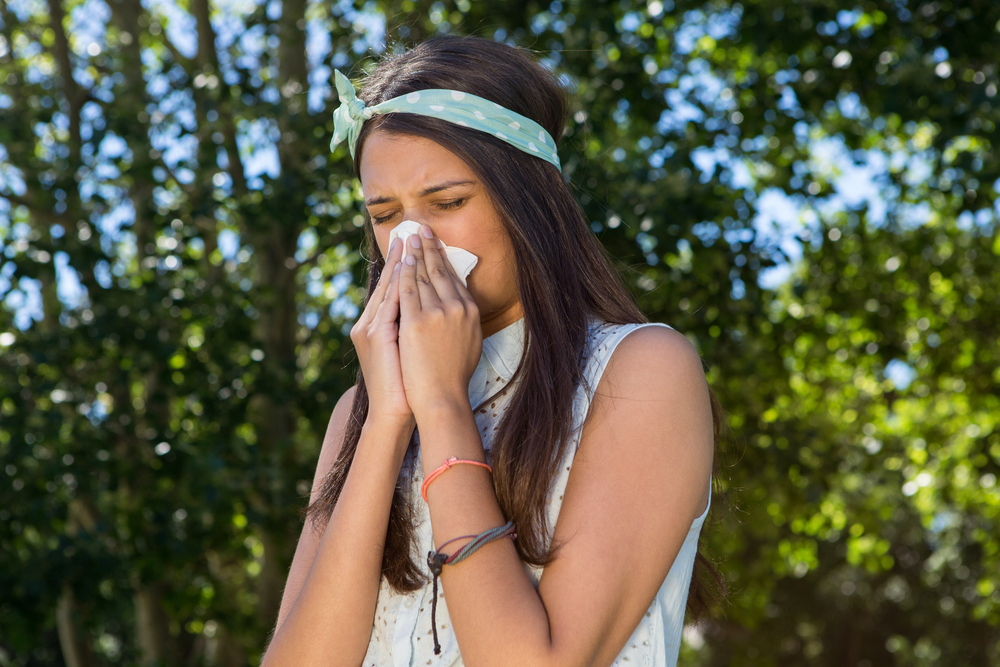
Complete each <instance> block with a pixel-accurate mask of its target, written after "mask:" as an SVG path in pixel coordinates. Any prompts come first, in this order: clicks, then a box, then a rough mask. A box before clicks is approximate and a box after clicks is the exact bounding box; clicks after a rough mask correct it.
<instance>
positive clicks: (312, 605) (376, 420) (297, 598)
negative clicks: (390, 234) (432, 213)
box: [262, 244, 414, 667]
mask: <svg viewBox="0 0 1000 667" xmlns="http://www.w3.org/2000/svg"><path fill="white" fill-rule="evenodd" d="M401 254H402V248H401V244H396V245H395V246H394V247H393V248H392V249H391V250H390V252H389V255H388V257H387V258H386V269H387V271H383V274H382V277H381V278H380V280H379V283H378V285H377V286H376V289H375V291H374V292H373V293H372V296H371V298H370V299H369V301H368V303H367V305H366V306H365V310H364V312H363V313H362V315H361V317H360V318H358V321H357V323H356V324H355V325H354V327H353V328H352V329H351V339H352V341H353V342H354V346H355V348H356V349H357V352H358V359H359V361H360V362H361V368H362V372H363V373H364V377H365V380H366V383H367V387H368V397H369V410H368V418H367V419H366V421H365V424H364V427H363V428H362V431H361V437H360V439H359V440H358V445H357V448H356V450H355V453H354V459H353V462H352V464H351V469H350V472H349V473H348V475H347V479H346V480H345V482H344V486H343V488H342V489H341V492H340V497H339V498H338V500H337V504H336V506H335V507H334V510H333V513H332V515H331V516H330V520H329V522H328V523H327V525H326V528H325V529H323V530H322V531H316V530H314V529H313V527H312V525H311V523H307V524H306V526H304V527H303V532H302V538H301V539H300V541H299V544H298V547H297V548H296V552H295V558H294V560H293V562H292V569H291V572H289V575H288V586H287V589H286V591H285V594H284V596H283V598H282V601H281V610H280V612H279V615H278V627H277V630H276V631H275V635H274V638H273V640H272V641H271V643H270V645H269V646H268V648H267V652H266V653H265V655H264V658H263V660H262V664H263V665H265V666H266V667H278V666H285V665H287V666H289V667H308V666H309V665H324V666H327V665H330V666H333V665H350V666H351V667H356V666H357V665H360V664H361V661H362V660H363V659H364V656H365V653H366V652H367V649H368V641H369V638H370V637H371V629H372V622H373V619H374V616H375V604H376V602H377V600H378V588H379V579H380V577H381V570H382V553H383V550H384V548H385V536H386V528H387V526H388V523H389V510H390V509H391V507H392V496H393V491H394V490H395V488H396V481H397V479H398V477H399V469H400V466H401V465H402V461H403V456H404V454H405V452H406V446H407V443H408V442H409V440H410V436H411V434H412V433H413V427H414V421H413V415H412V413H411V411H410V408H409V406H408V405H407V403H406V398H405V395H404V392H403V387H402V377H401V375H400V370H399V350H398V345H397V334H398V328H397V325H396V316H397V313H398V312H399V292H398V289H397V286H398V275H399V272H398V271H393V270H392V269H393V267H395V266H398V264H399V259H400V255H401ZM352 400H353V391H348V392H347V393H346V394H345V395H344V396H343V397H342V398H341V399H340V401H338V402H337V407H336V408H335V409H334V411H333V416H332V417H331V419H330V427H329V429H328V431H327V437H326V439H325V440H324V443H323V450H322V452H321V454H320V462H319V464H318V465H317V467H316V476H315V479H314V480H313V493H314V494H315V493H316V492H317V491H318V489H319V488H320V485H321V483H322V480H323V479H324V478H325V477H326V473H327V472H328V471H329V469H330V467H331V466H332V465H333V463H334V462H335V461H336V458H337V454H338V452H339V449H340V446H341V442H342V441H343V438H344V430H345V424H346V422H347V418H348V416H349V414H350V406H351V403H352Z"/></svg>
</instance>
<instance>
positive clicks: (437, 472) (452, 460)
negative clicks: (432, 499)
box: [420, 456, 493, 503]
mask: <svg viewBox="0 0 1000 667" xmlns="http://www.w3.org/2000/svg"><path fill="white" fill-rule="evenodd" d="M457 463H471V464H472V465H474V466H480V467H482V468H486V469H487V470H489V471H490V474H491V475H492V474H493V468H491V467H489V466H488V465H486V464H485V463H482V462H481V461H469V460H466V459H458V458H455V457H454V456H452V457H451V458H450V459H448V460H447V461H445V462H444V463H443V464H442V465H441V467H439V468H438V469H437V470H435V471H434V472H432V473H431V474H429V475H427V479H425V480H424V483H423V484H421V485H420V495H421V496H423V498H424V502H425V503H426V502H427V487H428V486H430V484H431V482H433V481H434V480H435V479H437V478H438V477H439V476H441V475H443V474H444V473H445V472H447V471H448V470H449V469H451V467H452V466H453V465H455V464H457Z"/></svg>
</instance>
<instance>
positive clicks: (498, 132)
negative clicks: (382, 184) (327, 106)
mask: <svg viewBox="0 0 1000 667" xmlns="http://www.w3.org/2000/svg"><path fill="white" fill-rule="evenodd" d="M335 78H336V81H337V93H338V94H339V95H340V106H339V107H338V108H337V110H336V111H334V112H333V140H332V141H330V150H331V151H332V150H333V149H334V148H335V147H336V146H337V144H339V143H340V142H341V141H343V140H344V139H347V145H348V147H350V149H351V157H354V145H355V144H356V143H357V141H358V135H360V134H361V126H362V125H364V123H365V121H366V120H368V119H369V118H371V117H372V116H374V115H375V114H380V113H415V114H420V115H421V116H431V117H432V118H440V119H441V120H446V121H448V122H449V123H454V124H455V125H461V126H462V127H471V128H472V129H474V130H480V131H481V132H486V133H487V134H492V135H493V136H495V137H497V138H498V139H502V140H503V141H506V142H507V143H508V144H510V145H511V146H514V147H515V148H518V149H520V150H522V151H524V152H525V153H527V154H528V155H534V156H535V157H539V158H541V159H543V160H545V161H546V162H550V163H552V164H554V165H555V167H556V169H558V170H560V171H562V167H561V166H560V164H559V155H558V154H556V143H555V142H554V141H553V140H552V137H551V136H550V135H549V133H548V132H546V131H545V128H543V127H542V126H541V125H539V124H538V123H536V122H535V121H533V120H531V119H530V118H525V117H524V116H522V115H520V114H517V113H514V112H513V111H511V110H510V109H506V108H504V107H502V106H500V105H499V104H496V103H494V102H490V101H489V100H486V99H483V98H482V97H476V96H475V95H470V94H468V93H463V92H460V91H457V90H441V89H439V88H430V89H427V90H420V91H416V92H412V93H409V94H408V95H401V96H399V97H394V98H392V99H391V100H386V101H385V102H382V103H381V104H377V105H375V106H373V107H366V106H365V103H364V102H362V101H361V100H359V99H358V96H357V94H356V92H355V90H354V86H352V85H351V82H350V80H349V79H348V78H347V77H346V76H344V75H343V74H341V73H340V72H339V71H338V72H337V73H336V77H335Z"/></svg>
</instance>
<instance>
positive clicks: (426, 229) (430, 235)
mask: <svg viewBox="0 0 1000 667" xmlns="http://www.w3.org/2000/svg"><path fill="white" fill-rule="evenodd" d="M420 233H421V234H423V235H424V236H425V237H427V238H429V239H432V238H434V232H432V231H431V228H430V227H428V226H427V225H423V226H422V227H421V228H420Z"/></svg>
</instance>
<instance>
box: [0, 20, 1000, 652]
mask: <svg viewBox="0 0 1000 667" xmlns="http://www.w3.org/2000/svg"><path fill="white" fill-rule="evenodd" d="M998 20H1000V8H998V7H996V6H994V4H993V3H989V2H985V1H982V0H980V1H978V2H977V1H976V0H971V1H969V2H966V3H961V4H960V3H951V2H945V1H941V2H908V1H907V0H896V1H895V2H875V1H871V0H868V1H864V2H859V3H857V4H856V6H855V7H854V8H852V9H850V10H845V9H841V6H840V3H834V2H829V1H825V2H824V1H818V2H811V3H796V4H790V3H778V2H774V1H772V0H747V1H746V2H743V3H739V4H736V3H727V2H721V1H715V2H711V1H710V2H706V1H701V2H693V1H692V2H676V3H674V2H671V1H670V0H666V1H665V2H661V1H659V0H657V1H656V2H648V3H638V4H632V3H630V2H629V0H623V2H618V3H585V2H580V1H579V0H566V1H564V2H553V3H551V4H541V3H535V2H522V1H516V2H514V1H512V2H508V3H504V6H503V11H498V9H497V7H496V6H492V5H491V4H489V3H469V2H467V1H465V0H460V1H459V2H435V3H433V4H432V3H430V2H425V1H420V2H414V1H411V0H399V1H394V2H379V3H369V4H367V5H365V6H364V7H359V6H354V5H350V4H348V3H336V4H334V3H327V2H317V3H306V2H305V1H304V0H289V1H287V2H284V3H278V2H276V1H272V2H268V3H265V4H257V3H254V2H248V3H245V4H244V5H242V6H237V5H233V6H228V5H227V6H223V5H222V4H219V5H214V4H210V3H209V2H208V0H191V2H190V3H186V4H179V5H176V6H175V5H173V4H171V5H166V4H163V5H161V4H156V5H150V6H149V7H148V8H147V7H143V6H142V5H140V4H139V3H131V2H127V1H125V0H108V2H107V3H102V2H97V1H95V0H88V1H87V2H79V1H77V0H65V1H60V0H48V2H46V3H40V2H39V3H33V4H32V3H27V2H20V3H13V2H12V3H8V4H6V5H3V6H0V22H2V26H0V82H2V85H3V87H2V89H0V147H2V149H0V232H2V235H3V259H2V260H0V261H2V262H3V264H2V266H0V281H6V282H2V283H0V290H5V291H6V296H5V297H4V299H5V301H4V303H5V305H6V309H0V318H3V319H2V324H0V331H3V332H4V333H0V346H2V347H0V364H2V365H3V366H2V368H3V371H2V372H0V410H2V412H0V414H2V422H0V456H2V460H3V464H2V465H3V467H4V473H3V474H5V475H7V479H8V480H9V484H4V485H0V545H2V548H0V590H4V591H12V595H10V596H4V597H3V599H2V600H0V628H2V630H0V637H2V639H0V651H3V653H0V656H3V660H7V661H10V662H12V664H58V663H59V661H60V659H61V660H62V661H63V662H64V663H65V664H67V665H98V664H105V663H108V664H111V663H125V664H137V663H138V664H152V663H157V662H159V663H161V664H182V663H185V664H222V665H230V664H232V665H237V664H245V663H252V664H255V663H256V662H257V661H258V660H259V656H260V654H261V651H262V648H263V644H264V642H265V638H266V635H267V632H268V631H269V630H270V627H271V626H272V624H273V622H274V618H275V615H276V608H277V602H278V599H279V596H280V591H281V586H282V584H283V580H284V576H285V572H287V567H288V563H289V561H290V556H291V553H292V550H293V548H294V542H295V538H296V536H297V534H298V531H299V528H300V524H299V522H298V521H294V520H292V517H293V516H295V515H296V513H297V511H298V510H299V509H301V507H302V506H303V504H304V496H305V494H306V493H307V491H308V481H307V480H308V479H309V477H310V475H311V473H312V469H313V467H314V465H315V457H316V454H317V452H318V446H319V443H320V441H321V439H322V435H323V432H324V430H325V426H326V421H327V420H328V418H329V413H330V411H331V409H332V405H333V402H334V401H335V400H336V398H337V397H338V396H339V395H340V393H341V392H343V391H344V389H346V388H347V387H348V386H350V384H351V383H352V382H353V373H354V370H353V366H352V362H353V357H352V356H351V353H350V345H349V344H347V340H346V334H345V332H346V330H347V327H349V324H350V322H351V320H352V318H353V317H354V316H355V315H356V313H357V305H358V304H359V303H360V301H361V299H362V298H363V291H362V288H361V287H360V286H362V285H363V284H364V282H363V281H362V279H361V276H362V275H363V273H364V268H365V267H364V261H363V259H364V257H365V256H366V254H365V253H366V250H365V249H364V248H362V247H361V246H360V234H359V230H358V227H360V226H361V224H362V223H363V218H362V213H361V208H360V206H359V199H360V192H359V188H358V185H357V184H356V183H354V182H353V180H352V178H351V166H350V162H349V159H350V158H349V156H348V154H347V150H346V148H344V147H340V148H338V149H337V151H335V152H334V153H333V154H332V155H331V154H329V153H328V149H327V148H326V147H327V146H328V145H329V138H330V135H331V134H332V123H331V122H330V116H331V112H332V110H333V108H335V106H336V104H337V100H336V99H335V96H334V95H332V92H331V84H330V82H331V77H332V70H333V69H341V70H342V71H345V72H347V73H349V74H351V75H353V76H357V75H358V74H359V73H360V72H361V71H362V70H363V69H364V68H366V67H368V66H369V65H370V63H371V58H374V57H377V54H378V53H379V52H382V51H390V52H391V51H392V50H394V49H396V48H400V47H402V46H405V45H406V44H411V43H414V42H417V41H419V40H420V39H422V38H424V37H426V36H430V35H433V34H440V33H445V32H460V33H473V34H481V35H484V36H492V37H493V38H495V39H501V40H506V41H509V42H511V43H513V44H517V45H520V46H523V47H526V48H530V49H532V50H534V51H535V52H536V53H537V54H538V56H539V57H540V58H541V59H542V62H543V63H544V64H546V65H547V66H549V67H552V68H553V69H554V70H555V71H556V72H558V73H559V74H560V75H561V77H562V80H563V82H564V83H565V85H566V87H567V90H568V92H569V93H570V94H571V99H572V103H573V108H572V115H571V117H570V119H568V122H567V133H566V137H565V139H564V142H563V144H562V148H561V155H562V158H563V163H564V165H565V166H564V171H565V173H566V175H567V177H568V178H569V179H570V183H571V186H572V187H574V188H575V189H576V192H577V193H578V196H579V199H580V201H581V204H582V205H583V206H584V209H585V211H586V213H587V215H588V216H589V218H590V219H591V220H592V221H593V228H594V231H595V233H597V234H598V235H599V238H600V239H601V240H602V242H604V244H605V245H606V247H607V248H608V250H609V251H610V252H611V253H612V255H613V256H614V257H616V258H617V259H618V261H619V262H620V265H621V269H622V271H623V274H624V275H625V276H626V278H627V280H628V281H629V284H630V286H631V287H632V288H633V289H634V290H635V294H636V296H637V298H638V299H639V301H640V304H641V305H642V307H643V308H644V310H645V312H646V313H647V314H648V315H649V317H650V318H651V319H653V320H659V321H666V322H669V323H671V324H672V325H674V326H676V327H677V328H678V329H679V330H681V331H683V332H685V333H686V334H688V335H689V337H690V338H691V339H692V340H693V341H694V342H695V343H696V345H697V346H698V348H699V350H700V351H701V353H702V355H703V357H704V359H705V360H706V363H707V365H708V369H709V376H710V380H711V381H712V383H713V386H714V387H715V389H716V391H717V393H718V394H719V396H720V398H721V400H722V402H723V404H724V405H725V406H726V408H727V410H728V412H729V415H730V425H731V428H732V432H733V438H732V440H731V442H730V443H729V445H728V451H727V452H726V453H725V456H724V458H725V459H726V461H727V464H728V466H727V467H726V468H725V469H724V475H723V477H724V480H723V485H724V487H726V489H727V493H728V495H729V497H730V499H731V501H732V505H733V506H732V508H731V509H730V510H728V512H723V513H722V519H721V523H719V524H718V525H717V526H716V527H715V528H713V529H711V532H710V543H711V545H712V547H713V550H714V553H715V554H716V556H717V557H718V558H720V560H721V563H722V565H721V567H722V570H723V571H724V572H725V573H726V575H727V576H728V578H729V579H730V585H731V589H732V593H731V597H730V602H729V604H728V607H727V608H726V609H725V610H724V613H722V614H721V615H720V616H719V617H717V618H715V619H712V620H709V621H707V622H704V623H702V624H699V625H698V626H697V627H694V628H692V630H691V632H689V634H688V635H687V637H688V639H689V641H688V643H687V644H686V646H685V660H686V661H687V662H690V663H692V664H694V663H698V664H706V665H709V664H744V663H745V664H754V665H757V664H800V663H804V662H809V663H816V664H830V665H843V664H856V665H864V664H868V665H876V664H911V663H930V662H935V663H941V664H952V663H954V664H963V665H965V664H983V665H987V664H996V663H997V661H998V659H1000V647H998V645H997V642H996V639H995V636H996V634H997V626H998V625H1000V618H998V610H1000V590H998V586H1000V579H998V577H997V575H996V572H997V571H998V568H997V559H998V555H997V554H998V552H1000V544H998V541H997V538H996V537H995V534H996V525H997V519H998V507H1000V491H998V487H997V485H996V478H997V475H998V474H1000V471H998V466H1000V434H998V433H997V432H995V429H996V423H997V417H996V415H997V414H1000V412H998V410H997V399H996V398H995V396H996V394H997V388H996V385H997V383H998V382H1000V375H998V374H997V373H996V370H995V369H996V368H997V367H998V364H997V361H998V359H997V356H998V352H997V347H996V345H995V343H994V341H993V339H992V336H991V333H992V331H991V327H990V323H991V322H992V321H994V318H995V315H996V308H997V303H998V302H1000V301H998V298H997V293H996V289H997V287H996V284H995V282H996V281H995V280H991V277H992V265H993V263H994V262H995V261H996V259H995V258H996V256H997V255H1000V240H998V236H997V231H996V221H997V211H998V209H997V206H996V201H997V194H998V193H997V186H996V185H995V183H996V182H997V179H998V178H1000V160H998V157H997V155H996V153H995V152H994V151H993V146H992V141H993V138H994V137H995V136H996V124H997V122H1000V118H998V113H1000V112H998V111H997V105H996V103H995V101H996V94H997V86H998V72H997V67H996V63H997V62H1000V58H998V55H1000V54H998V53H997V47H996V45H995V44H996V31H997V28H996V26H997V25H998ZM327 40H329V41H328V43H327ZM3 202H6V208H3V207H4V206H5V204H4V203H3ZM772 220H773V221H776V222H777V223H779V227H780V229H777V230H775V229H774V228H773V226H772ZM782 276H783V278H782ZM77 285H78V287H76V289H74V286H77ZM39 302H40V304H41V305H40V308H39V307H37V304H38V303H39ZM32 318H33V319H32ZM716 505H717V506H721V505H722V504H721V503H718V502H717V503H716Z"/></svg>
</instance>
